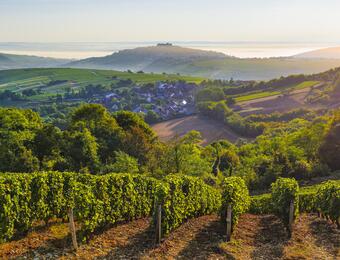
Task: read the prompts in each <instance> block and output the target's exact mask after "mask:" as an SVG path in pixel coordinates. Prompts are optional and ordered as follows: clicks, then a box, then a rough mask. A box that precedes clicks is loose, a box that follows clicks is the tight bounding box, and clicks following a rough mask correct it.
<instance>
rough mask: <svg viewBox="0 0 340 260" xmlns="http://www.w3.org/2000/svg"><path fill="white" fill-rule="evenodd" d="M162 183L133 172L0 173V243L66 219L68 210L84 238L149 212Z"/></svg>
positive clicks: (146, 214)
mask: <svg viewBox="0 0 340 260" xmlns="http://www.w3.org/2000/svg"><path fill="white" fill-rule="evenodd" d="M158 183H159V182H158V181H157V180H155V179H153V178H149V177H146V176H141V175H131V174H108V175H103V176H94V175H86V174H82V175H80V174H76V173H59V172H46V173H34V174H12V173H9V174H1V175H0V201H1V203H0V224H1V225H0V227H1V228H0V241H3V240H8V239H10V238H12V237H13V235H15V233H16V232H17V233H22V232H25V231H27V230H28V229H29V228H30V227H31V226H32V225H33V223H34V222H35V221H37V220H44V221H48V220H50V219H52V218H63V219H67V210H68V209H69V208H73V209H74V215H75V218H76V220H77V222H78V223H79V224H80V225H81V234H82V237H83V238H85V237H86V236H87V235H88V234H89V233H90V232H92V231H93V230H94V229H96V228H98V227H103V226H105V225H107V224H114V223H116V222H120V221H127V220H132V219H135V218H140V217H143V216H149V215H150V214H151V212H152V210H153V205H154V198H155V191H156V187H157V185H158Z"/></svg>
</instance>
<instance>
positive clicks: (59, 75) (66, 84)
mask: <svg viewBox="0 0 340 260" xmlns="http://www.w3.org/2000/svg"><path fill="white" fill-rule="evenodd" d="M124 80H125V81H127V80H131V81H132V82H134V83H154V82H157V81H167V80H174V81H176V80H185V81H187V82H194V83H199V82H201V81H202V80H203V79H201V78H198V77H185V76H178V75H163V74H146V73H128V72H119V71H109V70H93V69H68V68H52V69H50V68H42V69H19V70H3V71H0V92H2V91H6V90H8V91H12V92H14V93H18V94H21V93H22V92H23V91H25V90H26V91H27V90H34V91H40V92H39V93H36V94H35V95H31V96H29V97H28V100H27V101H34V102H43V101H48V98H49V97H51V96H55V95H56V94H64V93H65V92H66V89H69V90H70V91H78V90H79V89H81V88H83V87H85V86H88V85H91V84H92V85H101V86H103V87H111V86H112V84H115V83H118V82H122V81H124ZM127 83H128V82H127ZM27 101H24V102H23V103H25V104H27ZM10 105H13V104H10Z"/></svg>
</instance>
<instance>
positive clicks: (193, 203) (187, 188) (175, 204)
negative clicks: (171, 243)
mask: <svg viewBox="0 0 340 260" xmlns="http://www.w3.org/2000/svg"><path fill="white" fill-rule="evenodd" d="M155 200H156V204H161V205H162V232H163V233H164V234H168V233H169V232H170V231H171V230H173V229H175V228H177V227H178V226H180V225H181V224H182V223H183V222H184V221H186V220H188V219H190V218H193V217H198V216H202V215H207V214H211V213H213V212H217V211H218V210H219V209H220V206H221V193H220V191H219V190H217V189H215V188H212V187H211V186H209V185H207V184H205V183H204V182H203V181H202V180H201V179H199V178H194V177H189V176H184V175H169V176H168V177H166V178H165V182H164V183H163V184H162V185H159V186H158V188H157V192H156V199H155ZM155 220H156V214H154V222H155Z"/></svg>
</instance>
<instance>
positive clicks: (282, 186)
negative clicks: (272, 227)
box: [271, 178, 299, 226]
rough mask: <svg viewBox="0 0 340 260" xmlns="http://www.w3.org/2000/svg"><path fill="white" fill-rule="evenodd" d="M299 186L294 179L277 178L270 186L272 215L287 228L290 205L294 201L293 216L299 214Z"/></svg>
mask: <svg viewBox="0 0 340 260" xmlns="http://www.w3.org/2000/svg"><path fill="white" fill-rule="evenodd" d="M298 192H299V184H298V183H297V181H296V180H295V179H289V178H279V179H278V180H277V181H276V182H274V183H273V184H272V196H271V197H272V205H273V210H274V213H275V214H276V215H277V216H278V217H279V218H280V219H281V220H282V221H283V223H284V224H285V225H286V226H287V225H288V222H289V209H290V207H289V206H290V203H291V202H292V201H294V216H295V217H296V216H297V215H298V213H299V195H298Z"/></svg>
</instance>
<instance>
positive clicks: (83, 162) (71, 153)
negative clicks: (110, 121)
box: [59, 123, 99, 172]
mask: <svg viewBox="0 0 340 260" xmlns="http://www.w3.org/2000/svg"><path fill="white" fill-rule="evenodd" d="M63 139H64V143H63V145H62V154H63V157H64V158H65V159H66V162H65V163H66V165H65V164H61V165H59V167H61V168H62V169H60V170H72V171H82V170H84V169H88V170H89V171H91V172H95V171H96V170H97V169H98V165H99V158H98V144H97V142H96V138H95V137H94V136H93V135H92V134H91V131H90V130H89V129H87V128H86V127H85V125H84V124H81V123H79V124H78V129H72V130H67V131H65V132H64V136H63ZM86 171H87V170H86Z"/></svg>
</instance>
